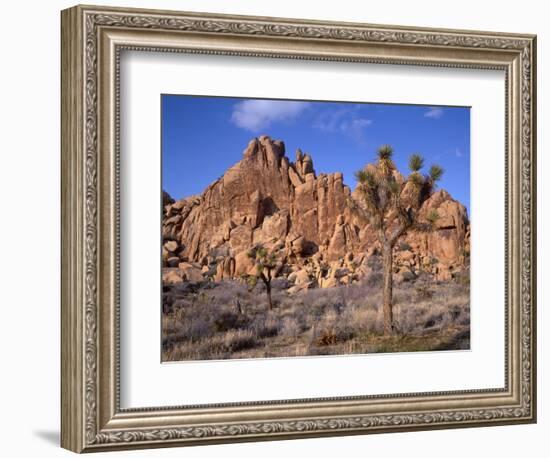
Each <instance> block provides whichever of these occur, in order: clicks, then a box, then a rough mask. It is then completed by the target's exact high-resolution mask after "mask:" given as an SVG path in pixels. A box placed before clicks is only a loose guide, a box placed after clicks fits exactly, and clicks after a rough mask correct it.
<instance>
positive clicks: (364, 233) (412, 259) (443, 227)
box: [162, 136, 470, 286]
mask: <svg viewBox="0 0 550 458" xmlns="http://www.w3.org/2000/svg"><path fill="white" fill-rule="evenodd" d="M399 179H400V180H403V178H402V177H401V176H400V177H399ZM162 199H163V208H164V211H163V221H162V236H163V250H162V252H163V265H164V266H165V267H168V266H174V265H178V264H179V262H183V263H188V264H189V265H187V264H185V267H186V272H185V273H181V277H182V278H184V279H185V278H188V279H191V278H193V279H197V278H199V274H198V272H201V275H203V276H204V275H210V273H212V274H213V277H212V278H213V279H228V278H238V277H239V276H240V275H242V274H246V273H247V272H249V271H250V269H251V268H252V266H251V261H250V259H249V258H248V257H247V256H246V252H247V251H248V250H249V249H250V248H251V247H253V246H254V245H255V244H258V243H262V244H266V245H269V244H274V243H279V244H282V245H284V250H283V256H284V261H285V264H286V265H287V268H286V269H283V271H282V272H283V273H282V275H287V276H288V275H289V273H292V272H301V271H303V270H304V269H305V271H306V272H307V274H308V276H309V277H310V278H312V279H316V281H317V283H318V285H319V286H323V285H328V286H335V285H338V284H347V283H349V282H352V281H357V280H360V279H361V278H362V277H363V276H365V275H368V273H369V272H370V270H369V268H367V267H366V263H367V261H368V257H369V256H372V255H373V254H375V253H376V251H377V246H378V242H377V238H376V234H375V231H374V229H373V228H372V227H371V226H370V225H369V223H368V220H367V219H366V218H365V216H364V213H363V212H360V211H359V209H358V207H360V206H361V202H360V200H359V198H358V196H357V195H356V194H355V193H354V192H351V190H350V188H349V187H348V186H346V185H345V184H344V182H343V176H342V174H341V173H332V174H323V173H321V174H319V175H317V174H316V172H315V169H314V167H313V159H312V157H311V155H309V154H304V153H302V151H300V150H298V151H297V152H296V156H295V161H294V162H291V161H290V160H289V159H288V157H287V156H286V154H285V145H284V143H283V142H282V141H280V140H272V139H271V138H269V137H267V136H261V137H259V138H255V139H253V140H251V141H250V143H249V144H248V146H247V147H246V149H245V150H244V152H243V156H242V159H241V160H240V161H239V162H237V163H236V164H235V165H233V166H232V167H230V168H229V169H228V170H227V171H226V172H225V173H224V175H223V176H222V177H221V178H219V179H218V180H216V181H214V182H213V183H211V184H210V185H209V186H208V187H207V188H206V189H205V190H204V191H203V193H202V194H200V195H198V196H191V197H188V198H184V199H181V200H177V201H174V199H173V198H172V197H171V196H169V195H168V193H166V192H164V191H163V195H162ZM431 210H436V211H437V212H438V214H439V218H438V220H437V222H436V229H435V231H433V232H431V233H420V232H409V233H408V234H407V235H406V236H405V237H403V238H402V240H401V243H400V244H398V245H401V246H402V247H406V249H400V248H399V247H396V249H395V261H396V265H397V268H398V269H402V268H403V267H406V268H407V269H409V270H411V271H412V272H413V273H414V272H416V271H418V270H419V269H423V270H424V271H427V272H429V273H432V274H434V275H435V276H436V277H437V278H440V279H446V278H448V277H452V274H453V273H454V272H458V271H460V270H461V269H464V268H466V267H467V266H465V256H466V253H468V252H469V238H470V223H469V221H468V216H467V212H466V209H465V207H464V206H463V205H462V204H461V203H460V202H458V201H456V200H454V199H453V198H452V197H451V196H450V195H449V193H447V192H446V191H445V190H439V191H437V192H435V193H434V194H433V195H432V196H431V197H430V198H429V199H428V200H427V201H426V202H425V203H424V205H423V207H422V209H421V212H420V215H421V217H422V216H426V215H427V214H428V212H430V211H431ZM175 258H177V260H178V262H176V259H175ZM169 260H170V262H169ZM193 269H196V271H195V270H193ZM342 269H345V270H342ZM337 271H338V272H340V273H341V272H343V271H345V272H347V273H346V274H345V275H342V276H339V275H335V272H337ZM284 272H286V274H285V273H284ZM304 275H305V274H303V273H302V274H300V276H294V277H296V278H302V277H303V276H304ZM171 278H172V280H174V275H171ZM346 282H347V283H346Z"/></svg>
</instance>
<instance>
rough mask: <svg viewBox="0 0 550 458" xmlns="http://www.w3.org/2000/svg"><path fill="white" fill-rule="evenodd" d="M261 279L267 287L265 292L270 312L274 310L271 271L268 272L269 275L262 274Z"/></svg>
mask: <svg viewBox="0 0 550 458" xmlns="http://www.w3.org/2000/svg"><path fill="white" fill-rule="evenodd" d="M260 278H261V279H262V281H263V282H264V285H265V292H266V294H267V306H268V308H269V310H273V301H272V300H271V271H268V272H267V275H265V274H264V273H263V272H262V273H261V275H260Z"/></svg>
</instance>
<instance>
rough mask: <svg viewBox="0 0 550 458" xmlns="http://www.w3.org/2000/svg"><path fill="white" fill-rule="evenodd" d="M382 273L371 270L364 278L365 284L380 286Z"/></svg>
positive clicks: (373, 286) (374, 286) (372, 286)
mask: <svg viewBox="0 0 550 458" xmlns="http://www.w3.org/2000/svg"><path fill="white" fill-rule="evenodd" d="M383 279H384V278H383V275H382V274H381V273H380V272H372V273H371V274H369V275H368V276H367V278H366V279H365V284H366V285H367V286H368V287H370V288H379V287H381V286H382V281H383Z"/></svg>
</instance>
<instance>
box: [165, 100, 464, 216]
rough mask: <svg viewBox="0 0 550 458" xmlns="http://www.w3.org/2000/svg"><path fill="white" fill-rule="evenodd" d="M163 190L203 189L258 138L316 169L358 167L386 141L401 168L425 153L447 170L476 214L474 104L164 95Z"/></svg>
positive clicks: (349, 172) (446, 181) (347, 174)
mask: <svg viewBox="0 0 550 458" xmlns="http://www.w3.org/2000/svg"><path fill="white" fill-rule="evenodd" d="M161 111H162V187H163V189H164V190H166V191H167V192H168V193H169V194H170V195H171V196H172V197H174V198H176V199H179V198H182V197H187V196H190V195H193V194H199V193H201V192H202V191H203V190H204V189H205V188H206V186H208V185H209V184H210V183H211V182H213V181H214V180H216V179H217V178H219V177H220V176H222V175H223V173H224V172H225V170H227V168H229V167H230V166H231V165H233V164H234V163H236V162H238V161H239V160H240V159H241V158H242V152H243V150H244V149H245V147H246V145H247V144H248V142H249V141H250V139H251V138H253V137H257V136H260V135H262V134H266V135H269V136H271V137H272V138H274V139H281V140H283V141H284V142H285V146H286V155H287V156H288V157H289V158H290V160H292V161H293V160H294V153H295V151H296V148H300V149H301V150H302V151H304V152H307V153H310V154H311V156H312V157H313V165H314V168H315V171H316V172H317V173H318V174H319V173H332V172H343V174H344V182H345V183H346V184H347V185H349V186H350V187H351V188H352V189H353V188H354V187H355V178H354V172H355V171H356V170H358V169H360V168H361V167H363V166H364V165H365V164H366V163H367V162H372V161H373V160H374V158H375V153H376V149H377V148H378V146H380V145H382V144H390V145H392V147H393V148H394V160H395V162H396V165H397V167H398V169H399V170H400V171H401V172H403V173H407V161H408V157H409V155H410V154H412V153H420V154H422V155H423V156H424V158H425V169H426V170H425V171H427V169H428V168H429V166H430V165H431V164H432V163H437V164H439V165H441V166H442V167H443V168H444V169H445V173H444V175H443V179H442V180H441V182H440V183H439V186H440V187H441V188H444V189H447V190H448V191H449V193H450V194H451V195H452V196H453V197H454V198H455V199H457V200H459V201H460V202H462V203H463V204H464V205H465V206H466V207H467V208H468V211H469V207H470V109H469V108H467V107H445V106H437V107H434V106H421V105H397V104H378V103H376V104H367V103H349V102H311V101H288V100H268V99H243V98H229V97H202V96H186V95H162V96H161Z"/></svg>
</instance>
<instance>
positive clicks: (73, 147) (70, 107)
mask: <svg viewBox="0 0 550 458" xmlns="http://www.w3.org/2000/svg"><path fill="white" fill-rule="evenodd" d="M81 19H82V12H81V8H80V7H73V8H69V9H66V10H63V11H61V210H62V211H61V435H60V442H61V444H60V445H61V447H63V448H65V449H68V450H71V451H73V452H82V451H83V450H84V448H85V442H86V441H85V407H84V398H85V389H86V387H85V377H84V353H83V348H84V325H85V313H84V300H83V288H82V285H84V268H83V266H84V264H83V263H84V247H83V237H82V234H83V229H84V226H83V223H84V218H83V206H84V196H83V193H82V189H83V179H84V167H85V161H84V143H83V136H84V124H83V113H84V96H83V87H84V78H83V65H84V61H83V59H84V53H83V49H81V48H80V44H81V43H82V21H81Z"/></svg>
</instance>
